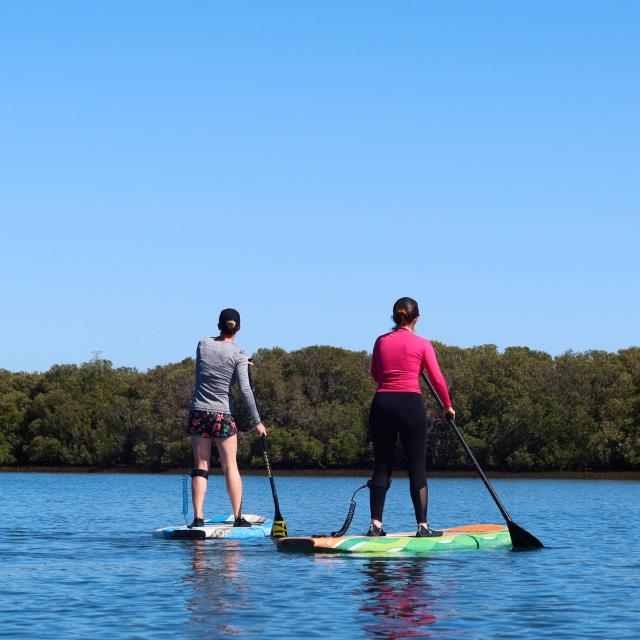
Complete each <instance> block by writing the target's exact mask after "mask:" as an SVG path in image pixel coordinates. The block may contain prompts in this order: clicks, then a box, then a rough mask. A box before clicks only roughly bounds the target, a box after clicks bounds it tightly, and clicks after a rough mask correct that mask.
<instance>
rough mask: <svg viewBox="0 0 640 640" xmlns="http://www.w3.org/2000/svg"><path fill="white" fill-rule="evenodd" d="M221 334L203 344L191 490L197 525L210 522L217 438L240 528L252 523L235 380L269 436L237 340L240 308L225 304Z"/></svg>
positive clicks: (193, 414)
mask: <svg viewBox="0 0 640 640" xmlns="http://www.w3.org/2000/svg"><path fill="white" fill-rule="evenodd" d="M218 329H220V335H219V336H218V337H217V338H203V339H202V340H200V342H199V343H198V350H197V355H196V388H195V391H194V393H193V400H192V402H191V411H190V412H189V427H188V432H189V435H190V436H191V442H192V446H193V460H194V463H193V466H194V468H193V470H192V471H191V495H192V497H193V514H194V518H193V523H192V524H191V526H192V527H202V526H203V525H204V515H203V504H204V495H205V493H206V491H207V479H208V477H209V460H210V458H211V441H212V440H213V441H215V443H216V447H217V449H218V454H219V456H220V466H221V467H222V471H223V472H224V477H225V480H226V483H227V492H228V493H229V498H230V499H231V506H232V507H233V515H234V516H235V521H234V524H233V526H234V527H250V526H251V524H250V523H249V522H247V521H246V520H245V519H244V518H243V517H242V480H241V479H240V472H239V471H238V464H237V462H236V453H237V450H238V436H237V433H238V428H237V426H236V422H235V419H234V417H233V414H234V408H233V403H232V401H231V395H230V391H231V385H232V384H236V385H237V386H238V387H239V389H240V392H241V394H242V398H243V400H244V404H245V406H246V407H247V410H248V411H249V413H250V414H251V418H252V421H253V424H254V427H255V430H256V435H257V436H258V437H260V436H266V435H267V430H266V429H265V427H264V425H263V424H262V421H261V420H260V415H259V414H258V408H257V407H256V401H255V398H254V397H253V392H252V390H251V384H250V382H249V366H250V365H249V359H248V358H247V354H246V353H245V352H244V351H243V350H242V349H240V347H238V346H236V345H235V344H234V342H233V341H234V339H235V335H236V333H238V331H240V314H239V313H238V312H237V311H236V310H235V309H223V310H222V311H221V312H220V318H219V319H218Z"/></svg>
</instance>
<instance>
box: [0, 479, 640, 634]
mask: <svg viewBox="0 0 640 640" xmlns="http://www.w3.org/2000/svg"><path fill="white" fill-rule="evenodd" d="M244 482H245V511H246V512H247V513H263V514H266V515H272V512H273V503H272V501H271V494H270V490H269V484H268V481H267V479H266V478H263V477H259V476H250V477H246V478H245V479H244ZM276 482H277V487H278V493H279V496H280V502H281V507H282V512H283V515H284V517H285V519H286V521H287V525H288V527H289V533H290V534H292V535H296V534H298V535H301V534H308V533H326V532H329V531H331V530H332V529H337V528H338V527H339V526H340V525H341V524H342V521H343V519H344V516H345V514H346V508H347V505H348V502H349V498H350V496H351V493H352V492H353V490H354V489H355V488H356V487H357V486H359V485H360V484H362V482H363V480H362V478H317V477H276ZM494 485H495V488H496V490H497V492H498V495H499V496H500V497H501V499H502V500H503V502H504V503H505V505H506V506H507V508H508V509H509V510H510V512H511V515H512V516H513V518H514V520H515V521H516V522H517V523H518V524H520V525H521V526H524V527H525V528H526V529H528V530H529V531H531V532H532V533H534V534H535V535H536V536H538V537H539V538H540V539H541V540H542V541H543V542H544V543H545V544H546V545H547V548H545V549H543V550H540V551H535V552H525V553H516V552H510V551H506V550H502V549H496V550H486V551H480V552H447V553H441V554H439V555H437V556H431V557H428V558H425V557H401V558H363V557H343V556H333V555H331V556H310V555H298V554H285V553H278V552H276V551H275V549H274V547H273V543H272V542H271V541H270V540H264V541H259V542H251V543H242V542H240V541H229V542H224V541H222V542H221V541H202V542H170V541H163V540H156V539H153V538H152V537H151V532H152V530H153V529H154V528H155V527H159V526H168V525H171V524H179V523H180V522H181V521H182V515H181V509H182V483H181V478H180V477H177V476H154V475H116V474H113V475H111V474H44V473H43V474H29V473H21V474H17V473H4V474H0V491H1V495H2V502H1V504H0V563H1V564H0V566H1V571H0V576H1V578H2V580H1V582H0V636H2V637H10V638H33V637H37V636H43V637H49V638H87V637H91V638H123V637H127V638H128V637H130V638H142V639H147V638H149V639H151V638H165V637H166V638H176V637H178V638H221V637H227V636H237V637H250V636H256V635H257V636H261V637H265V638H281V637H288V638H299V637H311V638H314V637H317V638H320V637H327V636H328V637H334V638H336V637H337V638H352V637H353V638H356V637H365V638H405V637H411V638H415V637H431V638H516V637H519V638H552V637H553V638H576V637H582V638H602V637H608V638H638V637H640V604H639V602H640V598H639V597H638V595H639V594H638V587H639V583H640V579H639V576H640V540H639V539H638V536H636V535H635V533H634V532H635V531H637V530H638V529H640V482H624V481H617V482H616V481H586V480H584V481H580V480H496V481H495V483H494ZM430 490H431V505H430V518H429V519H430V521H431V523H432V525H433V526H435V527H438V526H440V527H444V526H452V525H456V524H464V523H474V522H500V521H501V520H500V514H499V512H498V511H497V509H496V507H495V505H494V504H493V502H492V501H491V498H490V497H489V495H488V493H487V491H486V489H485V488H484V486H483V485H482V483H481V482H480V481H479V480H476V479H435V480H432V481H430ZM358 495H359V496H360V498H359V500H358V510H357V513H356V518H355V520H354V523H353V525H352V528H351V532H355V533H357V532H363V531H364V530H365V529H366V526H367V520H368V518H367V515H368V513H367V511H368V508H367V495H365V492H364V491H363V492H360V494H358ZM228 511H229V508H228V503H227V498H226V494H225V492H224V481H223V479H222V478H221V477H212V478H211V479H210V490H209V493H208V496H207V503H206V514H207V515H208V516H212V515H218V514H222V513H228ZM412 527H413V523H412V509H411V503H410V499H409V492H408V484H407V481H406V480H405V479H404V478H397V479H395V480H394V482H393V485H392V488H391V490H390V493H389V499H388V503H387V509H386V511H385V528H386V529H387V530H389V531H392V530H407V529H411V528H412Z"/></svg>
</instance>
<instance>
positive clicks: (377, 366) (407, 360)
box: [371, 329, 451, 408]
mask: <svg viewBox="0 0 640 640" xmlns="http://www.w3.org/2000/svg"><path fill="white" fill-rule="evenodd" d="M423 369H424V370H425V372H426V374H427V376H429V380H430V381H431V384H432V385H433V387H434V389H435V390H436V393H437V394H438V397H439V398H440V400H442V404H444V406H445V407H447V408H448V407H450V406H451V400H450V398H449V390H448V389H447V383H446V382H445V379H444V376H443V375H442V373H441V371H440V367H439V366H438V360H437V358H436V352H435V351H434V350H433V346H432V344H431V343H430V342H429V341H428V340H425V339H424V338H422V337H420V336H419V335H416V334H415V333H413V331H409V330H408V329H396V330H395V331H391V332H390V333H385V334H384V335H383V336H380V337H379V338H378V339H377V340H376V343H375V345H374V347H373V358H372V359H371V375H372V376H373V379H374V380H375V381H376V383H377V384H378V389H377V392H378V393H381V392H385V391H395V392H398V391H400V392H408V393H420V384H419V382H418V380H419V377H420V372H421V371H422V370H423Z"/></svg>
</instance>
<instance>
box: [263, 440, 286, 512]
mask: <svg viewBox="0 0 640 640" xmlns="http://www.w3.org/2000/svg"><path fill="white" fill-rule="evenodd" d="M260 440H261V441H262V455H263V456H264V464H265V466H266V467H267V475H268V476H269V483H270V484H271V495H272V496H273V505H274V506H275V509H276V513H275V515H274V517H273V519H274V520H275V521H278V520H283V517H282V514H281V513H280V502H279V501H278V493H277V492H276V483H275V481H274V480H273V475H272V474H271V465H270V464H269V456H268V455H267V437H266V436H262V437H261V438H260Z"/></svg>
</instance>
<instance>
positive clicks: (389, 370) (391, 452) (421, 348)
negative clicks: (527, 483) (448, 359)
mask: <svg viewBox="0 0 640 640" xmlns="http://www.w3.org/2000/svg"><path fill="white" fill-rule="evenodd" d="M419 316H420V311H419V309H418V303H417V302H416V301H415V300H414V299H413V298H400V299H399V300H397V301H396V303H395V304H394V305H393V321H394V322H395V324H396V326H395V327H394V329H393V331H391V332H390V333H385V334H384V335H383V336H380V337H379V338H378V339H377V340H376V343H375V345H374V347H373V358H372V360H371V375H372V376H373V379H374V380H375V381H376V383H377V385H378V388H377V390H376V394H375V396H374V398H373V402H372V404H371V412H370V414H369V432H370V434H371V441H372V442H373V454H374V469H373V477H372V478H371V480H370V481H369V488H370V506H371V526H370V527H369V531H368V532H367V535H368V536H384V535H386V534H385V532H384V530H383V529H382V512H383V510H384V501H385V498H386V495H387V491H388V489H389V487H390V485H391V473H392V471H393V465H394V461H395V448H396V441H397V439H398V436H400V442H401V443H402V448H403V449H404V453H405V456H406V458H407V473H408V475H409V487H410V492H411V500H412V501H413V508H414V511H415V515H416V522H417V526H418V530H417V533H416V536H418V537H426V536H441V535H442V532H441V531H434V530H433V529H431V527H430V526H429V524H428V522H427V501H428V489H427V479H426V477H425V471H424V467H425V457H426V453H427V414H426V411H425V407H424V403H423V401H422V394H421V392H420V384H419V382H418V380H419V377H420V372H421V371H422V370H424V371H426V373H427V375H428V376H429V380H430V381H431V383H432V384H433V386H434V388H435V390H436V392H437V393H438V396H439V397H440V399H441V400H442V403H443V405H444V406H445V407H446V408H445V409H444V415H445V416H447V415H448V416H451V418H455V411H454V410H453V408H452V407H451V400H450V399H449V391H448V389H447V383H446V382H445V380H444V377H443V376H442V373H441V372H440V367H439V366H438V361H437V359H436V354H435V351H434V350H433V346H432V345H431V343H430V342H429V341H428V340H425V339H424V338H421V337H420V336H418V335H416V333H415V326H416V322H418V317H419Z"/></svg>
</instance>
